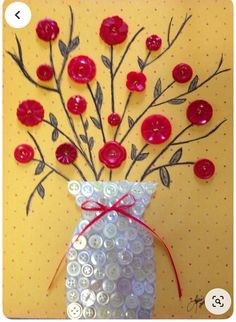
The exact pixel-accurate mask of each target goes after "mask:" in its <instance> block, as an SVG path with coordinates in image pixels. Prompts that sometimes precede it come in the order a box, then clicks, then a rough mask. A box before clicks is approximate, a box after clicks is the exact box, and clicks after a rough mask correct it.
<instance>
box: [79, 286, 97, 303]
mask: <svg viewBox="0 0 236 322" xmlns="http://www.w3.org/2000/svg"><path fill="white" fill-rule="evenodd" d="M80 301H81V303H82V304H83V305H84V306H92V305H93V304H94V303H95V301H96V295H95V293H94V291H92V290H90V289H85V290H83V291H82V292H81V295H80Z"/></svg>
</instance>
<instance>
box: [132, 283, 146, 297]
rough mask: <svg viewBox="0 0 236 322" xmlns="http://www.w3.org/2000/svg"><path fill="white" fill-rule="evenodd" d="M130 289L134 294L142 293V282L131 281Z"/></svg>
mask: <svg viewBox="0 0 236 322" xmlns="http://www.w3.org/2000/svg"><path fill="white" fill-rule="evenodd" d="M132 289H133V292H134V294H135V295H138V296H140V295H143V293H144V283H142V282H139V281H135V280H133V281H132Z"/></svg>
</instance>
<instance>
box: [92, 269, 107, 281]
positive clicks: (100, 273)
mask: <svg viewBox="0 0 236 322" xmlns="http://www.w3.org/2000/svg"><path fill="white" fill-rule="evenodd" d="M94 277H95V278H96V279H97V280H102V279H103V278H104V277H105V271H104V268H102V267H97V268H95V270H94Z"/></svg>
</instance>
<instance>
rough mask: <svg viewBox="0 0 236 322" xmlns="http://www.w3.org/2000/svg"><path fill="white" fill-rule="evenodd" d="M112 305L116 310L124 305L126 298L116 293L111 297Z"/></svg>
mask: <svg viewBox="0 0 236 322" xmlns="http://www.w3.org/2000/svg"><path fill="white" fill-rule="evenodd" d="M110 303H111V305H112V306H113V307H114V308H119V307H121V306H122V305H123V304H124V297H123V296H122V295H121V294H120V293H118V292H115V293H113V294H112V295H111V300H110Z"/></svg>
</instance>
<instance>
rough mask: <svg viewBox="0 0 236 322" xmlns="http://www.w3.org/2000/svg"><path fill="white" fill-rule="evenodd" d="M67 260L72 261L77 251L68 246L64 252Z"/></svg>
mask: <svg viewBox="0 0 236 322" xmlns="http://www.w3.org/2000/svg"><path fill="white" fill-rule="evenodd" d="M66 257H67V259H68V260H69V261H73V260H74V259H76V257H77V251H76V250H75V249H74V248H70V249H69V250H68V252H67V254H66Z"/></svg>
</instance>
